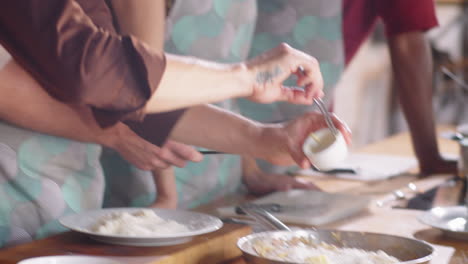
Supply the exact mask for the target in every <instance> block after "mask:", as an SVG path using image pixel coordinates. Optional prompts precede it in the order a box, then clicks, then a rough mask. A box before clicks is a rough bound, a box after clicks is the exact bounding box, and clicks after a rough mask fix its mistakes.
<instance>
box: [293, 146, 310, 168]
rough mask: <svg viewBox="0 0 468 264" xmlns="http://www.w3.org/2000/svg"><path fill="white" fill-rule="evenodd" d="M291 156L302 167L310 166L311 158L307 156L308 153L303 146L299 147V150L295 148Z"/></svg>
mask: <svg viewBox="0 0 468 264" xmlns="http://www.w3.org/2000/svg"><path fill="white" fill-rule="evenodd" d="M291 157H292V159H293V160H294V161H295V162H296V164H297V165H298V166H299V167H301V168H302V169H308V168H310V162H309V159H308V158H307V157H306V155H305V154H304V152H303V151H302V148H299V149H298V150H293V151H292V152H291Z"/></svg>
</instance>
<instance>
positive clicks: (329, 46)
mask: <svg viewBox="0 0 468 264" xmlns="http://www.w3.org/2000/svg"><path fill="white" fill-rule="evenodd" d="M341 11H342V5H341V0H176V1H175V2H174V3H173V6H172V9H171V12H170V13H169V17H168V21H167V28H166V42H165V48H166V51H167V52H169V53H173V54H181V55H190V56H196V57H200V58H204V59H209V60H213V61H218V62H240V61H243V60H245V59H247V58H250V57H253V56H255V55H257V54H259V53H261V52H263V51H266V50H268V49H270V48H273V47H275V46H277V45H278V44H279V43H281V42H286V43H288V44H289V45H291V46H293V47H295V48H298V49H300V50H303V51H305V52H307V53H309V54H311V55H312V56H314V57H316V58H317V59H318V60H319V61H320V67H321V71H322V74H323V76H324V81H325V92H326V94H327V95H330V94H331V90H332V88H333V87H334V86H335V84H336V82H337V81H338V78H339V76H340V74H341V72H342V69H343V65H344V55H343V53H344V51H343V47H342V40H341ZM328 98H329V97H328ZM328 98H327V99H326V100H328ZM218 105H219V106H222V107H224V108H227V109H229V110H231V111H235V112H238V113H242V114H243V115H245V116H247V117H249V118H252V119H256V120H259V121H262V122H270V121H277V120H287V119H292V118H294V117H295V116H297V115H300V114H301V113H303V112H304V111H310V110H311V109H312V107H310V106H295V105H290V104H286V103H276V104H271V105H259V104H255V103H251V102H249V101H246V100H242V99H240V100H228V101H225V102H221V103H219V104H218ZM105 152H107V151H105ZM107 158H109V157H107ZM107 158H106V159H107ZM112 159H113V160H111V159H109V161H108V162H106V163H109V164H116V162H117V160H118V159H120V158H119V157H118V156H117V155H114V156H113V157H112ZM260 165H261V167H262V168H263V169H265V170H267V171H277V170H278V169H279V170H285V169H286V168H282V167H281V168H277V167H275V166H271V165H269V164H267V163H264V162H263V163H261V164H260ZM103 166H104V168H105V170H106V175H109V176H110V177H111V178H109V179H108V182H109V184H108V187H109V186H111V189H107V191H106V200H105V204H106V205H108V206H128V205H138V206H143V205H147V204H149V203H151V201H152V200H153V199H154V197H155V196H156V194H155V188H154V183H153V180H152V177H151V175H150V174H149V173H148V172H143V171H139V170H136V169H134V168H127V169H124V168H122V167H121V166H119V167H118V169H114V170H112V173H107V171H108V170H110V167H109V166H106V165H105V163H103ZM123 166H125V165H123ZM114 167H115V165H114ZM129 173H133V175H135V177H128V174H129ZM175 174H176V182H177V189H178V195H179V207H181V208H191V207H196V206H198V205H201V204H204V203H207V202H210V201H212V200H214V199H217V198H220V197H222V196H224V195H226V194H229V193H233V192H238V191H241V190H242V189H240V187H241V186H242V185H241V183H242V177H241V162H240V158H239V157H238V156H234V155H210V156H205V158H204V160H203V161H202V162H200V163H191V164H189V165H188V166H187V167H186V168H183V169H179V168H176V169H175ZM129 186H131V187H130V188H129Z"/></svg>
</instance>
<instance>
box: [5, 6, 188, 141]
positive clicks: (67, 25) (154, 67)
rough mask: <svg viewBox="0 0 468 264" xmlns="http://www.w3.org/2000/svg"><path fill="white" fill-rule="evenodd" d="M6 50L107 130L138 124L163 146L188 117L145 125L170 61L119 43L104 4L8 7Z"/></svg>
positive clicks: (160, 118) (135, 43) (162, 117)
mask: <svg viewBox="0 0 468 264" xmlns="http://www.w3.org/2000/svg"><path fill="white" fill-rule="evenodd" d="M0 44H2V45H3V46H4V47H5V48H6V49H7V50H8V52H9V53H10V54H11V55H12V57H13V58H14V59H15V60H16V61H17V62H18V63H19V64H20V65H21V66H22V67H23V68H25V69H26V70H27V71H28V72H29V73H30V74H31V75H32V76H33V77H34V78H35V79H36V80H37V81H38V82H39V83H40V84H41V85H42V87H43V88H44V89H45V90H46V91H47V92H48V93H49V94H50V95H52V96H53V97H55V98H57V99H58V100H61V101H64V102H71V103H79V104H86V105H89V106H90V107H91V108H92V110H93V113H94V115H95V117H96V120H97V121H98V122H99V124H100V125H101V126H109V125H112V124H114V123H116V122H117V121H120V120H128V119H130V120H135V121H139V122H134V123H132V124H131V126H132V127H133V128H134V130H136V131H138V132H139V133H140V135H142V136H143V137H144V138H146V139H147V140H150V141H151V142H153V143H155V144H158V145H160V144H162V143H163V142H164V140H165V139H166V137H167V136H168V134H169V132H170V131H171V129H172V127H173V126H174V124H175V123H176V121H177V119H178V118H179V117H180V115H181V114H182V112H183V111H176V112H171V113H166V114H158V115H151V117H147V118H146V120H145V122H143V123H141V121H142V120H143V117H144V109H143V108H144V106H145V104H146V102H147V100H148V99H149V98H150V97H151V95H152V94H153V93H154V91H155V90H156V89H157V87H158V85H159V82H160V80H161V77H162V74H163V72H164V70H165V66H166V61H165V57H164V55H163V54H158V53H156V52H153V51H152V50H151V49H150V48H148V47H147V46H146V45H145V44H144V43H142V42H141V41H139V40H138V39H136V38H134V37H132V36H124V35H120V34H119V33H118V32H117V30H116V28H115V27H114V24H113V16H112V13H111V10H110V9H109V7H108V6H107V4H106V2H105V0H18V1H5V2H3V3H2V4H1V8H0ZM148 129H149V130H151V131H145V132H146V133H143V132H142V131H143V130H148ZM150 132H151V133H150Z"/></svg>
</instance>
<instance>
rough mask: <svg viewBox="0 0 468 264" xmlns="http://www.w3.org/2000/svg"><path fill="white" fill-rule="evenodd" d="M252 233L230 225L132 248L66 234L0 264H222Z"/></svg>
mask: <svg viewBox="0 0 468 264" xmlns="http://www.w3.org/2000/svg"><path fill="white" fill-rule="evenodd" d="M250 233H251V228H250V227H249V226H244V225H237V224H230V223H226V224H224V226H223V227H222V228H221V229H220V230H218V231H215V232H212V233H209V234H205V235H200V236H196V237H195V238H194V239H193V240H192V241H190V242H188V243H185V244H181V245H175V246H164V247H131V246H119V245H110V244H104V243H101V242H97V241H94V240H92V239H90V238H88V237H87V236H85V235H83V234H79V233H75V232H66V233H63V234H60V235H56V236H52V237H49V238H46V239H42V240H37V241H34V242H32V243H27V244H24V245H20V246H16V247H12V248H6V249H2V250H0V263H2V264H16V263H17V262H18V261H20V260H23V259H26V258H31V257H38V256H51V255H91V256H104V257H109V258H112V259H115V260H117V261H120V262H121V263H122V264H127V263H128V264H130V263H131V264H180V263H186V264H195V263H219V262H222V261H224V260H227V259H232V258H235V257H237V256H240V255H241V251H240V250H239V249H238V248H237V246H236V242H237V240H238V239H239V238H240V237H242V236H245V235H247V234H250Z"/></svg>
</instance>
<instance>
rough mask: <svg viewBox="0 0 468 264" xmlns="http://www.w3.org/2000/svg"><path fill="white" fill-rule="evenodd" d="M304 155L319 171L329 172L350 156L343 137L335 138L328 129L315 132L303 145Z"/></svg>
mask: <svg viewBox="0 0 468 264" xmlns="http://www.w3.org/2000/svg"><path fill="white" fill-rule="evenodd" d="M302 150H303V151H304V154H305V155H306V156H307V158H309V160H310V162H311V163H312V164H313V165H314V166H315V167H316V168H317V169H319V170H329V169H333V168H336V166H337V165H338V164H339V163H340V162H341V161H343V160H344V159H345V158H346V156H347V155H348V146H347V145H346V141H345V139H344V137H343V135H342V134H341V133H340V132H338V134H337V135H336V136H335V135H333V133H332V132H331V131H330V129H328V128H323V129H320V130H318V131H315V132H313V133H312V134H311V135H310V136H309V137H307V139H306V140H305V142H304V145H302Z"/></svg>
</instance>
